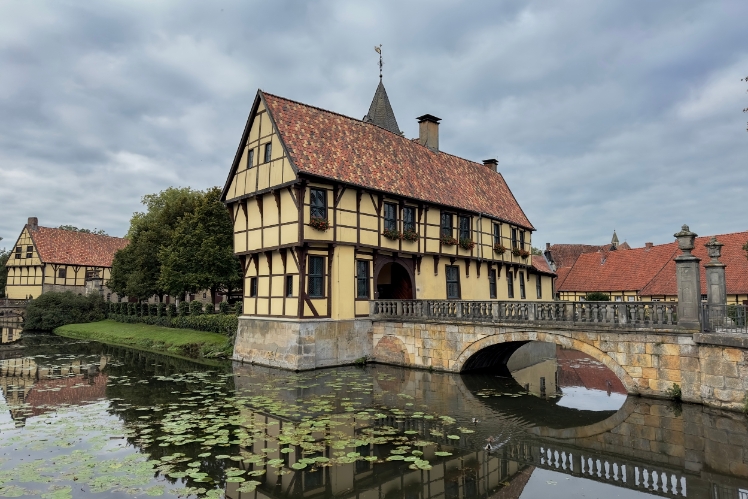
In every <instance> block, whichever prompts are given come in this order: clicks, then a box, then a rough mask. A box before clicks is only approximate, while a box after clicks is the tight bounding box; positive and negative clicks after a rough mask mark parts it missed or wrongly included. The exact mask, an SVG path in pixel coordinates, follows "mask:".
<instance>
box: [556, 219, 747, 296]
mask: <svg viewBox="0 0 748 499" xmlns="http://www.w3.org/2000/svg"><path fill="white" fill-rule="evenodd" d="M710 238H711V236H705V237H697V238H696V241H695V248H694V250H693V254H694V255H695V256H697V257H699V258H701V290H702V293H704V294H706V278H705V272H704V264H705V263H708V262H709V260H710V258H709V257H708V256H707V252H706V248H705V247H704V244H706V243H707V242H708V241H709V239H710ZM717 240H718V241H720V242H722V243H724V246H723V247H722V257H721V258H720V261H721V262H722V263H724V264H725V265H727V267H726V268H725V279H726V284H727V294H731V295H732V294H748V258H746V254H745V251H743V249H742V247H743V245H744V244H745V243H746V242H748V231H746V232H735V233H732V234H721V235H718V236H717ZM680 254H681V251H680V250H679V249H678V244H677V243H676V242H672V243H668V244H659V245H655V246H652V247H651V248H646V247H645V248H632V249H629V250H626V251H620V250H618V251H598V252H595V253H585V254H582V255H580V256H579V258H578V259H577V261H576V263H575V264H574V266H573V267H571V269H569V270H568V271H564V270H563V269H559V270H558V271H557V273H558V276H559V277H558V280H557V284H556V288H557V289H558V290H559V291H582V292H586V291H603V292H609V291H637V292H638V294H639V295H640V296H675V295H677V294H678V288H677V284H676V277H675V262H674V261H673V258H675V257H676V256H678V255H680ZM564 273H566V276H565V277H564Z"/></svg>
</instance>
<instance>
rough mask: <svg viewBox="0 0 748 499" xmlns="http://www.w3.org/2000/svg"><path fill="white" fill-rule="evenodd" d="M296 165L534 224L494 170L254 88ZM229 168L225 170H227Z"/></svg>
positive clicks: (335, 177)
mask: <svg viewBox="0 0 748 499" xmlns="http://www.w3.org/2000/svg"><path fill="white" fill-rule="evenodd" d="M258 95H259V96H260V97H261V98H262V99H264V101H265V104H266V107H267V109H268V111H269V113H270V116H271V117H272V119H273V121H274V123H275V125H276V127H277V129H278V132H279V134H280V136H281V139H282V141H283V143H284V145H285V147H286V150H287V151H288V154H289V156H290V158H291V161H292V163H293V165H294V167H295V168H296V169H297V171H298V172H301V173H306V174H309V175H314V176H318V177H324V178H327V179H332V180H336V181H340V182H344V183H347V184H353V185H356V186H360V187H363V188H368V189H374V190H378V191H383V192H388V193H392V194H395V195H399V196H403V197H407V198H412V199H418V200H422V201H427V202H430V203H434V204H438V205H443V206H449V207H454V208H457V209H460V210H466V211H471V212H474V213H482V214H485V215H487V216H490V217H494V218H497V219H500V220H504V221H507V222H510V223H513V224H516V225H519V226H521V227H524V228H527V229H530V230H534V228H533V226H532V224H531V223H530V221H529V220H528V219H527V217H526V216H525V213H524V212H523V211H522V208H520V206H519V204H518V203H517V200H516V199H515V198H514V195H513V194H512V192H511V191H510V190H509V187H508V186H507V184H506V182H505V181H504V178H503V177H502V176H501V174H499V173H496V172H494V171H492V170H490V169H489V168H488V167H486V166H484V165H482V164H478V163H474V162H472V161H468V160H466V159H462V158H458V157H457V156H452V155H450V154H446V153H444V152H434V151H432V150H430V149H428V148H427V147H425V146H422V145H421V144H419V143H418V142H414V141H412V140H409V139H407V138H405V137H403V136H401V135H398V134H395V133H392V132H390V131H388V130H385V129H384V128H380V127H378V126H376V125H373V124H370V123H364V122H363V121H361V120H357V119H354V118H350V117H348V116H343V115H340V114H336V113H333V112H330V111H326V110H324V109H319V108H316V107H312V106H308V105H306V104H301V103H299V102H295V101H292V100H288V99H285V98H283V97H278V96H275V95H271V94H267V93H264V92H261V91H260V92H259V94H258ZM233 173H234V169H232V173H231V176H233Z"/></svg>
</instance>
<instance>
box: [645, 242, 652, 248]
mask: <svg viewBox="0 0 748 499" xmlns="http://www.w3.org/2000/svg"><path fill="white" fill-rule="evenodd" d="M652 246H654V243H644V247H645V248H647V249H652Z"/></svg>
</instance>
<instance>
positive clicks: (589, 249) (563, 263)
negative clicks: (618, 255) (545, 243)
mask: <svg viewBox="0 0 748 499" xmlns="http://www.w3.org/2000/svg"><path fill="white" fill-rule="evenodd" d="M609 246H610V245H609V244H604V245H602V246H597V245H593V244H553V245H551V247H550V248H549V250H550V252H551V258H552V259H553V262H554V263H555V264H556V268H557V269H558V268H561V267H571V266H572V265H574V262H576V261H577V258H579V255H581V254H583V253H594V252H595V251H599V250H600V249H602V248H607V247H609Z"/></svg>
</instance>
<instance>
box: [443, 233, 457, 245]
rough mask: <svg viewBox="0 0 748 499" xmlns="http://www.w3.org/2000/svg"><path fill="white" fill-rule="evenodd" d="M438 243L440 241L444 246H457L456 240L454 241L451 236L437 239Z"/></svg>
mask: <svg viewBox="0 0 748 499" xmlns="http://www.w3.org/2000/svg"><path fill="white" fill-rule="evenodd" d="M439 241H441V243H442V244H443V245H445V246H454V245H455V244H457V239H455V238H454V237H452V236H447V235H444V236H442V237H441V238H439Z"/></svg>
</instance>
